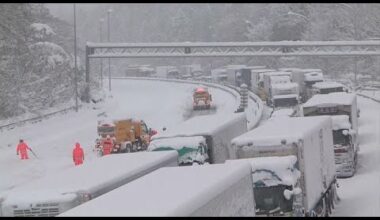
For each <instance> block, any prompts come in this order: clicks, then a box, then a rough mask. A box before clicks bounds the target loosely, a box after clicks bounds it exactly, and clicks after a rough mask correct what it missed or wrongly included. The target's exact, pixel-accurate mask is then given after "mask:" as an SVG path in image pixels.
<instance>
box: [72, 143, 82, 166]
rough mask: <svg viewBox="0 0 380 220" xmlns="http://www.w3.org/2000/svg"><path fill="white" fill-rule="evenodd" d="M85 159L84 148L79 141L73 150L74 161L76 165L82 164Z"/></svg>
mask: <svg viewBox="0 0 380 220" xmlns="http://www.w3.org/2000/svg"><path fill="white" fill-rule="evenodd" d="M83 160H84V153H83V149H82V148H81V147H80V144H79V143H76V144H75V148H74V150H73V161H74V164H75V166H77V165H80V164H82V163H83Z"/></svg>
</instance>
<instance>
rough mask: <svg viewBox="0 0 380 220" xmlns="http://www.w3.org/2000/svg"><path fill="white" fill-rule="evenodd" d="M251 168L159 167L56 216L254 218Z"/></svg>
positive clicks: (246, 164) (230, 166) (217, 166)
mask: <svg viewBox="0 0 380 220" xmlns="http://www.w3.org/2000/svg"><path fill="white" fill-rule="evenodd" d="M254 207H255V203H254V197H253V189H252V176H251V167H250V165H249V164H248V163H243V164H215V165H208V166H190V167H176V168H174V167H172V168H169V167H168V168H161V169H159V170H156V171H155V172H152V173H150V174H148V175H146V176H144V177H141V178H139V179H137V180H135V181H133V182H131V183H128V184H126V185H124V186H122V187H120V188H118V189H116V190H113V191H112V192H109V193H107V194H105V195H103V196H101V197H99V198H96V199H94V200H92V201H90V202H87V203H85V204H83V205H81V206H78V207H76V208H74V209H71V210H69V211H67V212H65V213H62V214H61V215H60V216H64V217H69V216H165V217H169V216H171V217H174V216H178V217H182V216H250V217H253V216H255V209H254Z"/></svg>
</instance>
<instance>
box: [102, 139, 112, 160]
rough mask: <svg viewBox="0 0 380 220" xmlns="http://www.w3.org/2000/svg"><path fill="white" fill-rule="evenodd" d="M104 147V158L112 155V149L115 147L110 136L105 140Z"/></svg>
mask: <svg viewBox="0 0 380 220" xmlns="http://www.w3.org/2000/svg"><path fill="white" fill-rule="evenodd" d="M102 147H103V156H104V155H108V154H111V151H112V147H113V140H112V139H111V137H110V136H109V135H107V138H106V139H105V140H103V143H102Z"/></svg>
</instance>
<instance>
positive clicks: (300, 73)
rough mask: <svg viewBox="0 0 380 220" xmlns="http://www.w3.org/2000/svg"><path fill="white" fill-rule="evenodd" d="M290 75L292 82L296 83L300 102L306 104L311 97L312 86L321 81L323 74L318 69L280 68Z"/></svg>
mask: <svg viewBox="0 0 380 220" xmlns="http://www.w3.org/2000/svg"><path fill="white" fill-rule="evenodd" d="M280 69H281V70H282V71H286V72H289V73H291V79H292V82H294V83H297V84H298V87H299V89H298V90H299V94H300V100H301V102H302V103H303V102H306V101H307V100H308V99H309V98H310V97H312V96H313V95H314V94H313V92H312V91H313V89H312V86H313V85H314V84H315V83H317V82H322V81H323V73H322V70H320V69H300V68H280Z"/></svg>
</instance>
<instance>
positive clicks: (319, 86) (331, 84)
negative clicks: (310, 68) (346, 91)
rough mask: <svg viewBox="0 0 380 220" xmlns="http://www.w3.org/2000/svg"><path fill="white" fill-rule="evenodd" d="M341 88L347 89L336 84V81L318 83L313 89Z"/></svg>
mask: <svg viewBox="0 0 380 220" xmlns="http://www.w3.org/2000/svg"><path fill="white" fill-rule="evenodd" d="M339 87H343V88H344V87H345V86H344V85H343V84H341V83H338V82H334V81H325V82H317V83H315V84H314V85H313V88H316V89H332V88H339Z"/></svg>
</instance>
